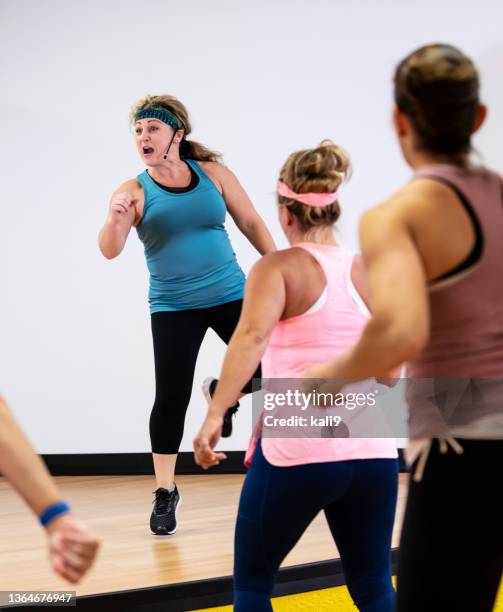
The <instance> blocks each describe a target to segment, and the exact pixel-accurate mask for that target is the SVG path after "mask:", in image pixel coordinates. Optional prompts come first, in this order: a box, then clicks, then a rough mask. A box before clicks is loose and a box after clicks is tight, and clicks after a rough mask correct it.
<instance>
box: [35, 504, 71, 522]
mask: <svg viewBox="0 0 503 612" xmlns="http://www.w3.org/2000/svg"><path fill="white" fill-rule="evenodd" d="M67 512H70V506H69V505H68V504H67V503H66V502H58V503H57V504H53V505H52V506H49V507H48V508H46V509H45V510H44V511H43V512H41V513H40V516H39V517H38V518H39V520H40V522H41V523H42V525H43V526H44V527H47V525H48V524H49V523H50V522H51V521H52V520H53V519H55V518H56V517H57V516H59V515H60V514H66V513H67Z"/></svg>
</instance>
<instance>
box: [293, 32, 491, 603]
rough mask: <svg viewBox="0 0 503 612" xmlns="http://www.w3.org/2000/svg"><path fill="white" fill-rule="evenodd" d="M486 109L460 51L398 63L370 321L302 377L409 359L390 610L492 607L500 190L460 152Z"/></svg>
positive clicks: (375, 232) (418, 54) (377, 216)
mask: <svg viewBox="0 0 503 612" xmlns="http://www.w3.org/2000/svg"><path fill="white" fill-rule="evenodd" d="M485 116H486V108H485V106H484V105H483V104H481V102H480V99H479V75H478V72H477V69H476V68H475V66H474V64H473V62H472V61H471V60H470V59H469V58H468V57H467V56H466V55H464V54H463V53H462V52H461V51H460V50H459V49H456V48H454V47H452V46H450V45H441V44H436V45H428V46H426V47H422V48H420V49H417V50H416V51H414V52H413V53H411V54H410V55H408V56H407V57H406V58H405V59H404V60H402V61H401V62H400V63H399V65H398V67H397V69H396V72H395V109H394V124H395V131H396V134H397V136H398V140H399V143H400V147H401V150H402V153H403V156H404V158H405V160H406V161H407V162H408V164H409V165H410V166H411V168H412V170H413V172H414V174H413V176H412V180H411V181H410V182H409V183H407V184H406V185H405V186H403V187H402V188H400V189H399V190H398V192H397V193H395V194H394V195H393V196H392V197H391V198H389V199H388V200H387V201H385V202H384V203H383V204H380V205H379V206H377V207H376V208H373V209H372V210H370V211H368V212H367V213H365V215H364V216H363V218H362V220H361V224H360V235H361V244H362V254H363V258H364V260H365V263H366V266H367V269H368V273H369V283H370V293H371V296H372V300H371V304H372V318H371V320H370V321H369V323H368V324H367V326H366V327H365V329H364V331H363V334H362V336H361V339H360V341H359V342H358V343H357V345H356V346H355V347H354V348H353V349H351V350H350V351H348V352H346V353H344V354H343V355H341V356H339V357H338V358H337V359H336V360H335V361H333V362H330V363H328V364H324V365H322V366H318V367H316V368H311V369H309V370H308V371H307V372H306V373H305V374H306V376H307V377H308V378H321V379H323V378H326V379H337V380H347V379H351V380H354V379H358V378H367V377H369V376H376V375H382V374H384V373H386V372H387V371H389V370H391V369H392V368H395V367H396V366H399V365H400V364H401V363H402V362H408V363H407V398H408V403H409V429H410V431H409V438H410V442H409V447H408V449H407V455H408V458H409V461H410V462H411V464H412V474H413V476H412V478H411V482H410V485H409V493H408V500H407V508H406V512H405V518H404V523H403V528H402V536H401V542H400V556H399V569H398V583H397V586H398V592H397V603H398V607H397V609H398V611H399V612H425V611H426V610H431V611H434V610H435V611H436V610H452V611H454V610H455V611H456V612H458V611H463V612H464V611H465V610H466V611H467V612H475V610H476V611H477V612H490V610H492V608H493V603H494V600H495V597H496V592H497V590H498V585H499V582H500V578H501V569H502V567H503V530H502V529H501V494H500V493H501V492H500V493H498V491H499V490H500V486H499V485H498V479H501V474H502V472H503V382H502V381H503V282H502V262H503V199H502V193H503V190H502V179H501V176H500V175H499V174H497V173H496V172H494V171H492V170H490V169H488V168H486V167H484V166H481V165H477V164H475V163H473V162H472V161H471V160H470V152H471V149H472V146H471V138H472V134H473V133H474V132H476V131H477V130H478V129H479V128H480V126H481V125H482V123H483V122H484V119H485Z"/></svg>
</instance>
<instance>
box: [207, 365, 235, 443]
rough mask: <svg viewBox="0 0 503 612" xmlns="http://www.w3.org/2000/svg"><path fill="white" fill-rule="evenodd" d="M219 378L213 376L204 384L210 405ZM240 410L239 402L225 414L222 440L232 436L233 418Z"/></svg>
mask: <svg viewBox="0 0 503 612" xmlns="http://www.w3.org/2000/svg"><path fill="white" fill-rule="evenodd" d="M217 383H218V378H212V377H211V376H210V377H209V378H207V379H206V380H205V381H204V382H203V387H202V389H203V393H204V397H205V398H206V401H207V402H208V404H209V403H210V402H211V400H212V399H213V395H214V393H215V389H216V388H217ZM238 408H239V402H236V403H235V404H234V405H233V406H231V407H230V408H227V412H226V413H225V414H224V422H223V424H222V438H229V437H230V436H231V435H232V417H233V416H234V415H235V414H236V412H237V411H238Z"/></svg>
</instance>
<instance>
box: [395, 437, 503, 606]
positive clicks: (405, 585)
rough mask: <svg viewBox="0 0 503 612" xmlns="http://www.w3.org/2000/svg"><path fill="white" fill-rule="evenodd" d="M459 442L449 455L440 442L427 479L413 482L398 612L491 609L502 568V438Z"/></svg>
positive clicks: (400, 565)
mask: <svg viewBox="0 0 503 612" xmlns="http://www.w3.org/2000/svg"><path fill="white" fill-rule="evenodd" d="M458 441H459V443H460V444H461V445H462V447H463V449H464V450H463V453H462V454H461V455H457V454H456V453H454V451H452V450H451V449H449V452H448V453H447V454H445V455H444V454H442V453H440V451H439V446H438V442H435V443H434V445H433V446H432V449H431V451H430V455H429V458H428V462H427V464H426V468H425V472H424V476H423V480H422V481H421V482H413V481H412V480H411V482H410V484H409V494H408V499H407V509H406V511H405V518H404V522H403V527H402V536H401V542H400V554H399V562H398V576H397V583H398V590H397V608H396V609H397V611H398V612H425V611H426V610H427V611H428V612H444V611H447V610H449V611H452V612H465V611H466V612H490V611H491V610H492V609H493V604H494V599H495V597H496V592H497V590H498V586H499V583H500V578H501V570H502V568H503V529H502V526H501V481H500V479H501V473H502V471H503V440H458ZM416 463H417V462H416ZM415 467H416V466H415V465H414V466H413V469H414V468H415Z"/></svg>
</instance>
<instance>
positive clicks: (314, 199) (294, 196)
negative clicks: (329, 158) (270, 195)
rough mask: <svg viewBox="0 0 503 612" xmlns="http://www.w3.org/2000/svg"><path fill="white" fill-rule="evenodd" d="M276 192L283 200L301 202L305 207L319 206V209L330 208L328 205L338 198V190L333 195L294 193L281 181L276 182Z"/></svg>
mask: <svg viewBox="0 0 503 612" xmlns="http://www.w3.org/2000/svg"><path fill="white" fill-rule="evenodd" d="M277 190H278V193H279V195H281V196H283V197H285V198H290V199H291V200H296V201H297V202H301V203H302V204H305V205H306V206H319V207H321V208H324V207H325V206H330V204H333V203H334V202H335V201H336V200H337V198H338V196H339V190H337V191H334V192H333V193H326V192H325V193H295V191H292V190H291V189H290V188H289V187H288V186H287V185H285V183H283V182H282V181H278V185H277Z"/></svg>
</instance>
